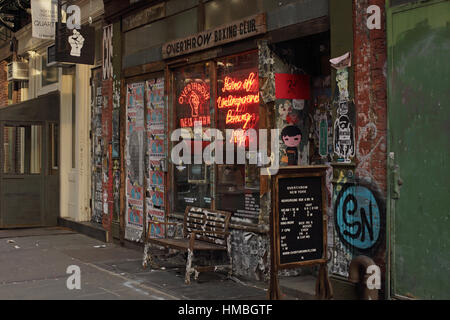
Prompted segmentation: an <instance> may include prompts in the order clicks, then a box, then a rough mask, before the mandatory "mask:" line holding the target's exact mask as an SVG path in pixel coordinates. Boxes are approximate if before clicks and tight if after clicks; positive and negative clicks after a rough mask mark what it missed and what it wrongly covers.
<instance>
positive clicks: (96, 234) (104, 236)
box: [58, 217, 109, 242]
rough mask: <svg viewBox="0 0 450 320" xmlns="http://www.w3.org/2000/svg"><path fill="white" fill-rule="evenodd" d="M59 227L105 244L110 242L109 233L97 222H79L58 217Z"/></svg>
mask: <svg viewBox="0 0 450 320" xmlns="http://www.w3.org/2000/svg"><path fill="white" fill-rule="evenodd" d="M58 225H59V226H61V227H66V228H69V229H72V230H73V231H76V232H78V233H81V234H84V235H86V236H88V237H91V238H94V239H97V240H100V241H103V242H109V236H108V231H106V230H105V229H104V228H103V227H102V225H101V224H98V223H95V222H79V221H75V220H72V219H70V218H61V217H58Z"/></svg>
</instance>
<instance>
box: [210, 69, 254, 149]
mask: <svg viewBox="0 0 450 320" xmlns="http://www.w3.org/2000/svg"><path fill="white" fill-rule="evenodd" d="M219 94H222V95H221V96H220V95H219V97H218V98H217V101H216V103H217V109H218V111H219V119H221V120H223V121H224V122H225V128H232V129H242V130H236V131H235V132H234V134H233V137H231V140H232V141H234V143H237V144H238V145H247V144H248V142H249V141H248V140H249V137H248V135H247V134H246V131H247V130H248V129H251V128H255V127H256V126H257V125H258V120H259V84H258V75H257V73H255V72H250V73H249V74H248V75H247V76H246V77H245V78H244V79H237V78H233V77H230V76H225V77H224V80H223V87H222V88H221V89H219Z"/></svg>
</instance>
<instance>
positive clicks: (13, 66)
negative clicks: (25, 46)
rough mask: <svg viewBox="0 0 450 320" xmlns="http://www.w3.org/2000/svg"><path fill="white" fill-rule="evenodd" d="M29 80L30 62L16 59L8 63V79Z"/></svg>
mask: <svg viewBox="0 0 450 320" xmlns="http://www.w3.org/2000/svg"><path fill="white" fill-rule="evenodd" d="M24 80H28V62H19V61H14V62H10V63H8V81H24Z"/></svg>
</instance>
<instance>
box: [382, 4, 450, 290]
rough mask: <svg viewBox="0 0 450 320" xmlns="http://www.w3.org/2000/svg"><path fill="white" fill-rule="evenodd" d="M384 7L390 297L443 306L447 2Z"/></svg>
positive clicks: (448, 192) (448, 226) (448, 210)
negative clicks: (432, 301)
mask: <svg viewBox="0 0 450 320" xmlns="http://www.w3.org/2000/svg"><path fill="white" fill-rule="evenodd" d="M404 2H408V1H396V2H392V1H391V4H395V3H404ZM409 2H411V1H409ZM391 4H390V3H389V1H388V3H387V8H388V10H387V13H388V14H387V22H388V24H387V32H388V56H389V65H388V70H389V71H388V79H389V88H388V101H389V102H388V126H389V131H388V136H389V163H390V164H389V179H390V186H389V196H388V198H389V206H388V208H389V216H390V226H389V229H390V232H389V233H388V235H389V236H390V242H389V243H390V283H389V284H390V293H391V295H392V296H403V297H411V298H419V299H449V298H450V164H449V163H450V2H449V1H437V0H435V1H428V2H425V3H424V2H422V3H419V4H418V3H417V2H416V3H415V4H414V3H409V4H402V5H399V6H394V5H393V6H391Z"/></svg>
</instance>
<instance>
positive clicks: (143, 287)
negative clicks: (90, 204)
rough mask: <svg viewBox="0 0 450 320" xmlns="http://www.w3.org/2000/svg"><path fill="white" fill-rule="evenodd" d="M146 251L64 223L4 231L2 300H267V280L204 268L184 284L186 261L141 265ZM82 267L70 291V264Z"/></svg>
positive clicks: (1, 243)
mask: <svg viewBox="0 0 450 320" xmlns="http://www.w3.org/2000/svg"><path fill="white" fill-rule="evenodd" d="M141 259H142V252H141V251H140V250H134V249H130V248H124V247H121V246H119V245H117V244H111V243H104V242H101V241H98V240H95V239H92V238H89V237H87V236H84V235H82V234H78V233H75V232H72V231H70V230H69V229H64V228H37V229H17V230H0V299H52V300H53V299H78V300H79V299H115V300H122V299H123V300H127V299H128V300H129V299H150V300H171V299H183V300H265V299H266V292H267V291H266V289H265V288H264V287H265V284H264V283H259V284H257V285H255V284H248V283H246V284H244V283H241V282H239V281H232V280H230V279H227V278H226V277H225V275H223V274H219V273H204V274H201V275H200V278H199V280H198V281H192V283H191V285H186V284H184V269H183V267H182V266H180V267H173V268H165V269H162V270H161V269H159V270H149V269H147V270H143V269H142V267H141V261H142V260H141ZM71 265H76V266H79V267H80V270H81V289H80V290H76V289H74V290H69V289H68V288H67V286H66V282H67V279H68V277H69V276H70V274H67V273H66V270H67V267H68V266H71Z"/></svg>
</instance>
